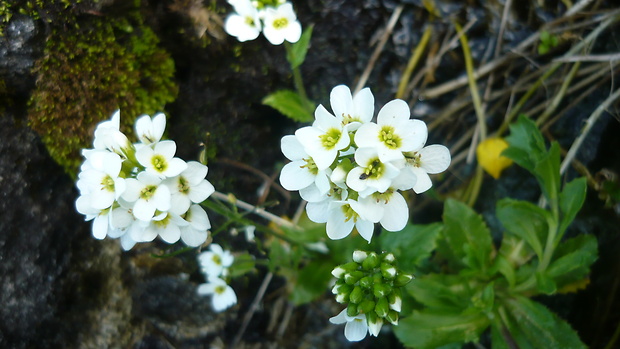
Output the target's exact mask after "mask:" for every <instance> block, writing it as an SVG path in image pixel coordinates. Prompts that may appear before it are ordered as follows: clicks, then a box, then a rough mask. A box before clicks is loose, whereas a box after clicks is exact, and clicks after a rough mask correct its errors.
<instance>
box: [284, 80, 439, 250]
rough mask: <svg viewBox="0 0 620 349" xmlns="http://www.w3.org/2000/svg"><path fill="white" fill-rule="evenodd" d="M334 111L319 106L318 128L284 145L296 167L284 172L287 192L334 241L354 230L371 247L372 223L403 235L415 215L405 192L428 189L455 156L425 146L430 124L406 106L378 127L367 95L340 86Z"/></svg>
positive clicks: (396, 103)
mask: <svg viewBox="0 0 620 349" xmlns="http://www.w3.org/2000/svg"><path fill="white" fill-rule="evenodd" d="M330 104H331V107H332V109H333V112H334V114H331V113H330V112H329V111H327V109H325V108H324V107H323V106H322V105H319V106H318V107H317V108H316V111H315V113H314V115H315V121H314V123H313V124H312V126H307V127H303V128H300V129H298V130H297V131H296V132H295V135H294V136H293V135H290V136H284V137H283V138H282V141H281V148H282V152H283V153H284V156H286V157H287V158H288V159H289V160H291V162H290V163H288V164H286V165H285V166H284V168H283V169H282V172H281V173H280V182H281V184H282V186H283V187H284V188H286V189H287V190H299V193H300V195H301V197H302V198H303V199H304V200H306V201H308V205H307V206H306V211H307V213H308V217H309V218H310V219H311V220H312V221H314V222H317V223H327V235H328V236H329V238H331V239H334V240H336V239H342V238H344V237H346V236H348V235H349V234H350V233H351V231H352V230H353V227H355V228H357V231H358V232H359V234H360V235H361V236H362V237H363V238H364V239H366V240H367V241H368V242H370V240H371V238H372V235H373V230H374V223H380V224H381V225H382V226H383V228H385V229H386V230H388V231H400V230H402V229H403V228H404V227H405V225H406V224H407V221H408V220H409V209H408V206H407V202H406V201H405V199H404V198H403V196H402V195H401V194H400V193H399V191H404V190H409V189H413V191H414V192H416V193H418V194H419V193H422V192H424V191H426V190H428V189H429V188H430V187H431V186H432V182H431V179H430V177H429V175H428V174H435V173H440V172H443V171H445V170H446V169H447V168H448V165H449V164H450V151H449V150H448V148H446V147H445V146H443V145H429V146H425V144H426V140H427V136H428V132H427V128H426V124H425V123H424V122H423V121H420V120H415V119H410V110H409V106H408V105H407V103H406V102H405V101H403V100H400V99H395V100H393V101H391V102H389V103H387V104H386V105H385V106H383V108H381V110H380V111H379V114H378V115H377V122H372V121H371V120H372V118H373V114H374V97H373V95H372V93H371V92H370V89H368V88H365V89H363V90H361V91H360V92H359V93H357V94H356V95H355V96H352V95H351V91H350V90H349V88H348V87H347V86H344V85H340V86H336V87H334V89H332V91H331V95H330Z"/></svg>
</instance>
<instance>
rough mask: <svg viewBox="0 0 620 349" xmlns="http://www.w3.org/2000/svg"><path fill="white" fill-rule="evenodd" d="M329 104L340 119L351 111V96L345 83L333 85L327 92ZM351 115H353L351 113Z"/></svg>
mask: <svg viewBox="0 0 620 349" xmlns="http://www.w3.org/2000/svg"><path fill="white" fill-rule="evenodd" d="M329 104H330V105H331V107H332V110H333V111H334V115H336V117H337V118H340V119H342V118H343V117H344V116H347V115H348V114H351V113H352V112H353V110H354V109H353V97H352V96H351V90H350V89H349V87H347V86H345V85H338V86H336V87H334V88H333V89H332V91H331V93H330V94H329ZM351 116H353V115H351Z"/></svg>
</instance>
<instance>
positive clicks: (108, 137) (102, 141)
mask: <svg viewBox="0 0 620 349" xmlns="http://www.w3.org/2000/svg"><path fill="white" fill-rule="evenodd" d="M120 120H121V111H120V110H117V111H115V112H114V114H113V115H112V118H111V119H110V120H107V121H103V122H101V123H99V124H98V125H97V128H95V139H94V141H93V146H94V148H95V149H97V150H104V149H107V150H109V151H111V152H114V153H116V154H118V155H120V156H122V157H123V158H127V153H128V152H129V151H130V149H131V148H132V147H133V146H132V145H131V143H130V142H129V139H127V136H125V134H124V133H122V132H121V131H120Z"/></svg>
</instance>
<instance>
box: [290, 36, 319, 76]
mask: <svg viewBox="0 0 620 349" xmlns="http://www.w3.org/2000/svg"><path fill="white" fill-rule="evenodd" d="M313 27H314V26H309V27H307V28H306V30H304V32H303V34H301V37H300V38H299V41H297V42H296V43H294V44H293V45H291V47H290V49H288V50H286V59H287V60H288V62H289V63H290V64H291V69H295V68H297V67H299V66H300V65H301V64H302V63H303V62H304V60H305V59H306V53H308V46H309V45H310V38H311V37H312V29H313Z"/></svg>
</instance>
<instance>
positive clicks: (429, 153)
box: [398, 144, 451, 194]
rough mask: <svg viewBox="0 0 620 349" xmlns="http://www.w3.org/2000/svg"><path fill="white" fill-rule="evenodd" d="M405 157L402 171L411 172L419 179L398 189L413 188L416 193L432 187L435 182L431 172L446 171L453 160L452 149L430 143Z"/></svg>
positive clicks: (406, 154)
mask: <svg viewBox="0 0 620 349" xmlns="http://www.w3.org/2000/svg"><path fill="white" fill-rule="evenodd" d="M405 159H406V163H405V166H404V168H403V169H402V170H401V172H410V173H411V174H412V175H413V176H415V177H416V179H417V180H416V181H415V183H411V184H410V185H401V186H400V187H398V189H400V190H407V189H410V188H412V189H413V191H414V192H416V194H420V193H423V192H425V191H427V190H428V189H430V188H431V187H432V186H433V182H431V178H430V177H429V174H437V173H441V172H443V171H445V170H446V169H447V168H448V166H450V161H451V158H450V150H448V148H446V147H445V146H443V145H440V144H433V145H429V146H427V147H424V148H422V149H420V150H419V151H414V152H409V153H405ZM411 174H410V175H409V176H411ZM399 182H401V180H399Z"/></svg>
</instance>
